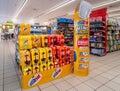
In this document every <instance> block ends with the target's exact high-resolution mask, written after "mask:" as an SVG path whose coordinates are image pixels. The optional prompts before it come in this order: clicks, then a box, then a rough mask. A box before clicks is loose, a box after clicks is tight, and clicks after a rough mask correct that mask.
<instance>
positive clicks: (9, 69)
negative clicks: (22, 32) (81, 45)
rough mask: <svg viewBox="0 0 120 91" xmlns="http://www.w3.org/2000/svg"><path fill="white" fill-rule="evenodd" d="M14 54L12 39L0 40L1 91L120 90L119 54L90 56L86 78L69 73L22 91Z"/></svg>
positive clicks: (119, 52) (118, 52) (117, 52)
mask: <svg viewBox="0 0 120 91" xmlns="http://www.w3.org/2000/svg"><path fill="white" fill-rule="evenodd" d="M14 51H15V46H14V43H13V41H12V40H10V41H3V40H1V41H0V59H1V60H0V91H120V51H116V52H113V53H109V54H107V55H106V56H104V57H98V56H93V55H91V63H90V66H91V67H90V75H89V76H88V77H77V76H74V75H73V74H71V75H68V76H66V77H63V78H61V79H59V80H56V81H52V82H49V83H46V84H44V85H40V86H38V87H35V88H32V89H29V90H22V89H21V85H20V83H19V82H20V81H19V79H18V78H19V77H18V76H19V72H18V67H17V64H16V62H15V60H14Z"/></svg>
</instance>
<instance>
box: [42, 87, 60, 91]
mask: <svg viewBox="0 0 120 91" xmlns="http://www.w3.org/2000/svg"><path fill="white" fill-rule="evenodd" d="M41 91H59V90H58V89H57V88H56V87H55V86H50V87H48V88H45V89H42V90H41Z"/></svg>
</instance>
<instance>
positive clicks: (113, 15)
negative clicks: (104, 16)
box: [110, 14, 120, 17]
mask: <svg viewBox="0 0 120 91" xmlns="http://www.w3.org/2000/svg"><path fill="white" fill-rule="evenodd" d="M115 16H120V14H112V15H110V17H115Z"/></svg>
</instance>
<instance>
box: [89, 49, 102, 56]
mask: <svg viewBox="0 0 120 91" xmlns="http://www.w3.org/2000/svg"><path fill="white" fill-rule="evenodd" d="M91 54H96V55H100V56H103V55H104V49H95V48H91Z"/></svg>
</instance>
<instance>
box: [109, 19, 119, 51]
mask: <svg viewBox="0 0 120 91" xmlns="http://www.w3.org/2000/svg"><path fill="white" fill-rule="evenodd" d="M107 27H108V30H107V52H113V51H116V50H118V49H119V44H120V42H119V41H120V27H119V24H118V21H117V20H116V19H114V18H108V20H107Z"/></svg>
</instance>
